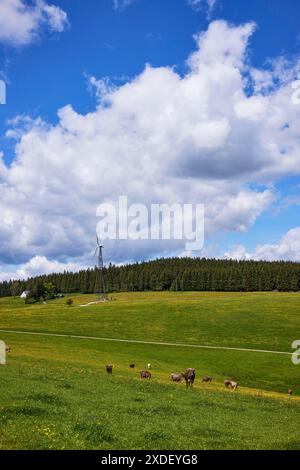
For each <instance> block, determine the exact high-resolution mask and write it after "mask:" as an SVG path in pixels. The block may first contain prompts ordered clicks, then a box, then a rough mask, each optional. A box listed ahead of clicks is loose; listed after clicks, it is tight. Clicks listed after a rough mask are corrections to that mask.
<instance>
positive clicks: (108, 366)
mask: <svg viewBox="0 0 300 470" xmlns="http://www.w3.org/2000/svg"><path fill="white" fill-rule="evenodd" d="M113 367H114V366H113V365H112V364H107V366H106V372H107V373H108V374H112V372H113Z"/></svg>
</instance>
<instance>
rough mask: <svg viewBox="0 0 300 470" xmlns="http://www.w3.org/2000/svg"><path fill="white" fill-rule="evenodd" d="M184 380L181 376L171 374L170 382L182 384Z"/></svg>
mask: <svg viewBox="0 0 300 470" xmlns="http://www.w3.org/2000/svg"><path fill="white" fill-rule="evenodd" d="M183 379H184V377H183V375H182V374H171V380H172V382H182V381H183Z"/></svg>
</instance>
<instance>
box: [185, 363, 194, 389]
mask: <svg viewBox="0 0 300 470" xmlns="http://www.w3.org/2000/svg"><path fill="white" fill-rule="evenodd" d="M182 376H183V378H184V379H185V383H186V388H189V387H192V386H193V384H194V381H195V378H196V370H195V369H192V368H191V367H189V368H188V369H186V371H185V372H183V373H182Z"/></svg>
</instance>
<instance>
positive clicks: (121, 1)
mask: <svg viewBox="0 0 300 470" xmlns="http://www.w3.org/2000/svg"><path fill="white" fill-rule="evenodd" d="M135 1H136V0H112V2H113V7H114V9H115V10H118V11H123V10H125V9H126V8H127V7H129V5H131V4H132V3H133V2H135Z"/></svg>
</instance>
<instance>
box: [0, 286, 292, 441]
mask: <svg viewBox="0 0 300 470" xmlns="http://www.w3.org/2000/svg"><path fill="white" fill-rule="evenodd" d="M71 297H72V298H73V299H74V305H73V307H68V306H66V300H67V298H64V299H59V300H55V301H49V302H47V303H46V304H43V303H39V304H34V305H26V304H25V303H24V301H23V300H21V299H13V298H2V299H0V329H1V330H6V331H5V332H3V331H2V332H0V339H2V340H4V341H5V342H6V344H7V345H9V346H11V352H10V353H9V354H8V355H7V364H6V365H2V366H0V391H1V400H0V427H1V434H0V449H187V450H192V449H300V435H299V422H300V365H299V366H295V365H293V364H292V361H291V355H290V354H282V355H281V354H270V353H263V352H253V351H239V350H226V349H217V348H222V347H225V348H226V347H229V348H241V349H243V348H245V349H258V350H268V351H277V352H280V351H281V352H287V353H292V352H293V350H292V349H291V344H292V342H293V341H294V340H296V339H300V295H299V294H296V293H295V294H291V293H206V292H197V293H195V292H188V293H175V292H172V293H171V292H161V293H124V294H113V301H112V302H107V303H100V304H97V305H91V306H88V307H84V306H82V305H85V304H87V303H88V302H91V301H93V300H95V297H94V296H89V295H85V296H79V295H78V296H76V295H74V296H71ZM14 331H15V332H14ZM16 331H18V332H24V333H26V332H27V333H32V332H36V333H48V334H49V333H50V334H56V335H67V336H46V335H45V336H42V335H41V336H39V335H32V334H20V333H16ZM68 335H73V336H89V337H91V338H76V337H68ZM96 338H107V339H109V340H108V341H104V340H97V339H96ZM110 339H123V340H131V341H146V342H147V341H149V342H154V343H155V342H157V343H175V344H176V345H163V344H146V343H130V342H117V341H111V340H110ZM193 345H207V346H211V347H216V349H205V348H203V349H202V348H196V347H193ZM110 362H111V363H113V365H114V371H113V375H112V376H108V375H107V373H106V371H105V366H106V364H107V363H110ZM149 362H150V363H151V364H152V375H153V377H152V380H151V381H141V380H140V378H139V371H140V370H141V369H143V368H146V366H147V364H148V363H149ZM130 363H135V364H136V367H135V369H130V368H129V364H130ZM187 367H194V368H195V369H196V382H195V386H194V388H193V389H191V390H187V389H186V387H185V385H184V384H173V383H171V381H170V374H171V373H172V372H182V371H183V370H184V369H186V368H187ZM203 375H211V376H212V377H213V382H212V383H211V384H202V383H201V378H202V376H203ZM225 379H232V380H236V381H237V382H238V383H239V388H238V390H237V391H236V392H234V391H231V390H227V389H226V388H225V387H224V385H223V382H224V380H225ZM289 388H292V389H293V392H294V395H293V396H292V397H289V396H288V394H287V391H288V389H289Z"/></svg>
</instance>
